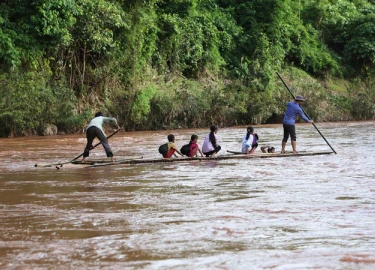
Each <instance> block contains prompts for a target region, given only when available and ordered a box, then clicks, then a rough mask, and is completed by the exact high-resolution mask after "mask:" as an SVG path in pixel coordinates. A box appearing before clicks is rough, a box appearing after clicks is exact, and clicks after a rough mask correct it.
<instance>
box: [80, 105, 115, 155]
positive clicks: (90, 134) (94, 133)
mask: <svg viewBox="0 0 375 270" xmlns="http://www.w3.org/2000/svg"><path fill="white" fill-rule="evenodd" d="M105 123H109V124H113V125H116V127H117V129H120V127H119V125H118V124H117V120H116V118H113V117H104V116H103V114H102V113H101V112H97V113H96V114H95V117H94V118H93V119H92V120H91V122H90V123H89V125H88V126H87V128H86V138H87V144H86V147H85V150H84V152H83V159H82V162H85V161H86V158H87V157H88V156H89V152H90V150H91V149H92V148H93V146H92V142H93V141H94V139H95V138H98V139H99V141H100V142H101V143H102V145H103V147H104V150H105V152H106V154H107V157H110V158H111V161H114V159H113V153H112V150H111V147H110V145H109V143H108V139H107V137H106V135H105V133H104V131H103V125H104V124H105Z"/></svg>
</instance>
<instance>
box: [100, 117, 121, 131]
mask: <svg viewBox="0 0 375 270" xmlns="http://www.w3.org/2000/svg"><path fill="white" fill-rule="evenodd" d="M103 122H104V123H108V124H112V125H114V126H116V127H117V129H121V128H120V126H119V125H118V123H117V120H116V118H114V117H103Z"/></svg>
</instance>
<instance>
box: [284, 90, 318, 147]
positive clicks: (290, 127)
mask: <svg viewBox="0 0 375 270" xmlns="http://www.w3.org/2000/svg"><path fill="white" fill-rule="evenodd" d="M304 101H305V99H304V98H303V96H296V97H295V99H294V102H288V104H287V107H286V112H285V114H284V121H283V128H284V137H283V140H282V142H281V153H285V145H286V142H287V141H288V138H289V136H290V138H291V142H292V148H293V153H297V137H296V127H295V125H294V124H295V122H296V118H297V116H298V115H299V116H300V117H301V118H302V119H303V120H304V121H305V122H307V123H314V121H313V120H310V119H309V118H307V117H306V115H305V114H304V113H303V110H302V108H301V104H302V103H303V102H304Z"/></svg>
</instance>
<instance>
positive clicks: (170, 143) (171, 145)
mask: <svg viewBox="0 0 375 270" xmlns="http://www.w3.org/2000/svg"><path fill="white" fill-rule="evenodd" d="M175 152H177V153H178V154H179V155H181V156H183V154H181V152H180V151H179V150H178V149H177V146H176V144H175V137H174V135H173V134H169V135H168V152H167V153H166V154H163V157H164V158H170V157H172V155H174V156H175V157H178V156H177V155H176V153H175Z"/></svg>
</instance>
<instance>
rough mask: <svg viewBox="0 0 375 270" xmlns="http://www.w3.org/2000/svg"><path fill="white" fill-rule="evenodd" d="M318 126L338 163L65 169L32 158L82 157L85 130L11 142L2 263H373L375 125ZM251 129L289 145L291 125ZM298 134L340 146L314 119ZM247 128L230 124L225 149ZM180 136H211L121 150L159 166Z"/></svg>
mask: <svg viewBox="0 0 375 270" xmlns="http://www.w3.org/2000/svg"><path fill="white" fill-rule="evenodd" d="M316 125H317V127H318V128H319V130H320V131H321V132H322V134H323V135H324V136H325V137H326V139H327V140H328V141H329V143H330V144H331V146H332V147H333V148H334V149H335V150H336V152H337V155H335V154H331V155H320V156H302V157H287V158H279V157H274V158H267V159H251V160H244V159H239V160H220V161H215V160H214V161H205V162H196V161H195V162H193V161H190V162H184V163H155V164H138V165H115V166H108V167H98V168H80V167H78V166H73V165H70V166H63V167H62V168H61V169H59V170H57V169H56V168H54V167H52V168H39V167H37V168H35V167H34V164H36V163H48V162H55V161H63V160H69V159H71V158H73V157H75V156H77V155H79V154H80V153H82V150H83V147H84V145H85V141H86V139H85V137H84V135H62V136H54V137H24V138H14V139H8V138H3V139H0V153H1V155H0V170H1V172H0V211H1V212H0V213H1V219H0V220H1V221H0V222H1V226H0V231H1V233H0V268H1V269H375V226H374V225H375V184H374V183H375V182H374V181H375V146H374V142H375V135H374V134H375V122H342V123H317V124H316ZM254 127H255V132H256V133H258V135H259V137H260V145H266V144H271V145H273V146H275V147H276V150H277V152H279V151H280V141H281V137H282V126H281V125H258V126H254ZM296 128H297V148H298V151H330V148H329V147H328V146H327V144H326V142H325V141H324V140H323V139H322V137H321V136H320V135H319V133H318V132H317V131H316V130H315V128H314V127H313V126H312V125H311V124H298V125H297V127H296ZM245 132H246V127H233V128H222V129H219V130H218V135H219V136H220V143H221V146H222V150H221V152H220V153H219V155H225V154H227V153H226V151H227V150H236V151H240V149H241V143H240V141H241V138H242V136H243V134H244V133H245ZM169 133H173V134H175V136H176V144H177V145H178V146H180V147H181V146H182V145H183V144H185V143H187V142H188V141H189V138H190V135H191V134H193V133H194V134H197V135H198V136H199V144H200V145H201V143H202V142H203V139H204V136H205V135H206V134H207V133H208V129H189V130H173V131H152V132H151V131H149V132H119V133H118V134H116V135H115V136H114V137H112V138H111V139H110V143H111V146H112V149H113V151H114V153H115V155H116V156H118V157H137V156H140V155H141V156H144V157H152V158H156V157H159V156H160V155H159V153H158V151H157V148H158V146H159V145H160V144H162V143H163V142H165V141H166V136H167V135H168V134H169ZM287 150H289V151H290V150H291V147H290V143H289V142H288V144H287ZM257 151H258V152H259V151H260V150H259V149H258V150H257ZM104 155H105V153H104V151H103V148H102V147H101V146H98V147H97V148H96V149H94V150H92V154H91V157H92V158H100V157H104Z"/></svg>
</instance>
